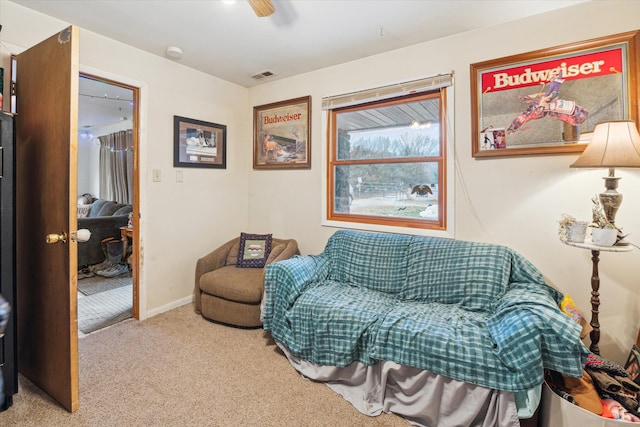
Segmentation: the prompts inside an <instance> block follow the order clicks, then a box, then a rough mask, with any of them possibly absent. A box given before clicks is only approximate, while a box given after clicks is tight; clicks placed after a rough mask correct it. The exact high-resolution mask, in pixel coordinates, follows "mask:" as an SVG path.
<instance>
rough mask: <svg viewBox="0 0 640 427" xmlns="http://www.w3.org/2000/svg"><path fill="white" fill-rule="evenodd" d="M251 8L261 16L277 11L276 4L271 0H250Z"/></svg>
mask: <svg viewBox="0 0 640 427" xmlns="http://www.w3.org/2000/svg"><path fill="white" fill-rule="evenodd" d="M248 1H249V5H250V6H251V9H253V11H254V12H255V14H256V15H258V17H259V18H264V17H265V16H269V15H271V14H272V13H273V12H275V11H276V8H275V6H274V5H273V3H271V0H248Z"/></svg>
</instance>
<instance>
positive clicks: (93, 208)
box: [89, 199, 113, 218]
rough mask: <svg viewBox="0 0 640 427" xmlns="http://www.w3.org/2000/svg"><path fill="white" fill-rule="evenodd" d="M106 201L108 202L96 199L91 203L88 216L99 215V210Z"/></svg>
mask: <svg viewBox="0 0 640 427" xmlns="http://www.w3.org/2000/svg"><path fill="white" fill-rule="evenodd" d="M107 203H109V201H108V200H104V199H96V200H95V201H94V202H93V203H91V211H90V212H89V218H95V217H97V216H100V211H101V210H102V208H103V207H104V205H106V204H107ZM111 203H113V202H111Z"/></svg>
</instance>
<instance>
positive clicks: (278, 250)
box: [194, 237, 300, 328]
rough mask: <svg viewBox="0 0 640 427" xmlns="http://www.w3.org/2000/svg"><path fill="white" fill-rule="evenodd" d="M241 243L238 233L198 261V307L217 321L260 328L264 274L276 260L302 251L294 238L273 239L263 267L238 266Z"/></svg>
mask: <svg viewBox="0 0 640 427" xmlns="http://www.w3.org/2000/svg"><path fill="white" fill-rule="evenodd" d="M240 246H241V239H240V237H236V238H235V239H232V240H230V241H228V242H227V243H225V244H224V245H222V246H220V247H219V248H217V249H216V250H214V251H213V252H211V253H209V254H207V255H205V256H204V257H202V258H200V259H198V261H197V263H196V274H195V288H194V296H195V300H194V304H195V311H196V313H198V314H201V315H202V317H204V318H205V319H208V320H212V321H214V322H218V323H223V324H227V325H232V326H239V327H243V328H259V327H260V326H262V321H261V320H260V303H261V301H262V294H263V292H264V275H265V270H266V268H267V265H269V264H271V263H272V262H276V261H281V260H285V259H288V258H291V257H292V256H293V255H299V254H300V251H299V250H298V242H296V241H295V240H293V239H278V238H272V239H271V251H270V252H269V255H268V257H267V260H266V264H265V266H264V267H262V268H255V267H254V268H241V267H238V266H237V263H238V253H239V250H240Z"/></svg>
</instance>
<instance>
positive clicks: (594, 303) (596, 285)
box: [562, 240, 633, 355]
mask: <svg viewBox="0 0 640 427" xmlns="http://www.w3.org/2000/svg"><path fill="white" fill-rule="evenodd" d="M562 243H564V244H566V245H569V246H574V247H576V248H582V249H589V250H590V251H591V262H592V264H593V271H592V273H591V323H590V324H591V327H592V328H593V330H592V331H591V333H590V334H589V338H591V346H589V350H591V352H592V353H595V354H597V355H600V348H599V347H598V343H599V342H600V320H599V319H598V314H599V311H598V308H599V307H600V293H599V290H600V277H599V276H598V262H599V261H600V252H601V251H603V252H630V251H631V250H632V249H633V246H631V245H624V246H598V245H595V244H594V243H593V242H591V241H589V240H585V241H584V242H583V243H576V242H568V241H564V240H562Z"/></svg>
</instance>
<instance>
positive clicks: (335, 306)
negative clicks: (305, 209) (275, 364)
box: [263, 230, 588, 391]
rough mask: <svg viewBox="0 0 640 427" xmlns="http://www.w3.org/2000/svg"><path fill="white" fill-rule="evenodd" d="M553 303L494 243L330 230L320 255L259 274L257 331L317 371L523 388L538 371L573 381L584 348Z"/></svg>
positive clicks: (529, 272)
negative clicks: (261, 299)
mask: <svg viewBox="0 0 640 427" xmlns="http://www.w3.org/2000/svg"><path fill="white" fill-rule="evenodd" d="M561 298H562V294H561V293H559V292H558V291H556V290H555V289H553V288H551V287H550V286H548V285H547V284H546V283H545V282H544V280H543V278H542V275H541V274H540V272H539V271H538V270H537V269H536V268H535V267H534V266H533V265H532V264H531V263H530V262H528V261H527V260H526V259H524V258H523V257H522V256H521V255H519V254H518V253H516V252H515V251H513V250H512V249H510V248H507V247H504V246H500V245H493V244H486V243H476V242H464V241H457V240H451V239H440V238H431V237H420V236H404V235H394V234H376V233H362V232H354V231H348V230H340V231H338V232H336V233H335V234H334V235H333V236H332V237H331V238H330V239H329V242H328V243H327V246H326V248H325V250H324V251H323V253H321V254H320V255H317V256H297V257H294V258H291V259H289V260H286V261H281V262H278V263H274V264H271V265H270V266H268V267H267V271H266V278H265V304H264V310H263V316H264V329H265V330H267V331H271V333H272V335H273V337H274V338H275V339H276V340H278V341H280V342H281V343H282V344H284V345H285V346H287V348H288V349H289V350H290V351H291V352H292V353H293V354H294V355H295V356H296V357H298V358H301V359H304V360H308V361H311V362H313V363H317V364H321V365H330V366H339V367H344V366H347V365H349V364H350V363H352V362H354V361H358V362H362V363H364V364H367V365H373V364H375V363H376V361H378V360H391V361H394V362H396V363H400V364H404V365H409V366H414V367H417V368H420V369H426V370H429V371H432V372H435V373H438V374H441V375H445V376H447V377H450V378H453V379H456V380H460V381H465V382H469V383H473V384H478V385H481V386H484V387H488V388H493V389H500V390H508V391H524V390H528V389H531V388H532V387H534V386H537V385H539V384H541V383H542V381H543V368H549V369H553V370H556V371H559V372H562V373H564V374H566V375H570V376H575V377H581V376H582V370H583V367H584V362H585V360H586V356H587V354H588V350H587V349H586V348H585V347H584V345H583V344H582V342H581V341H580V327H579V325H577V324H576V323H575V322H573V320H571V319H570V318H569V317H568V316H566V315H565V314H563V313H562V312H561V311H560V310H559V308H558V303H559V301H560V300H561Z"/></svg>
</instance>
